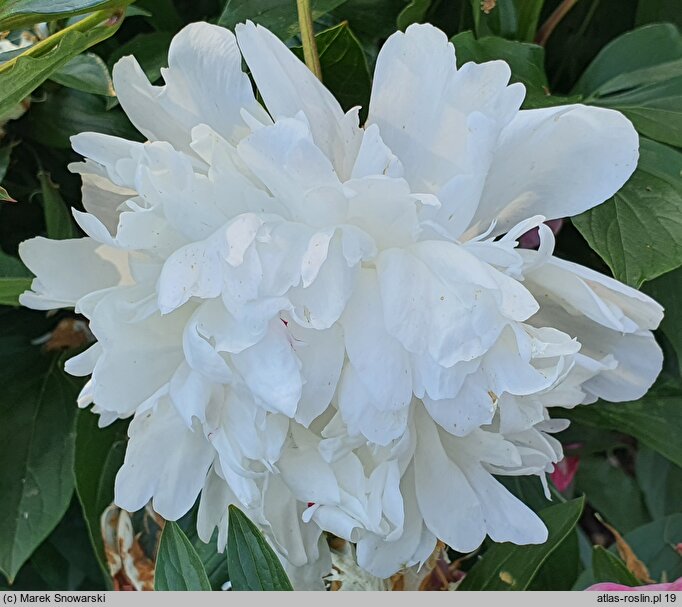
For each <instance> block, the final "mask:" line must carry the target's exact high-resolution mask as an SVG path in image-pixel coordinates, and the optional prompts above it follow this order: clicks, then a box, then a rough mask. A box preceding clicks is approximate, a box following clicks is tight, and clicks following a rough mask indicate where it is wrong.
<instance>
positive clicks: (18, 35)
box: [0, 0, 682, 590]
mask: <svg viewBox="0 0 682 607" xmlns="http://www.w3.org/2000/svg"><path fill="white" fill-rule="evenodd" d="M131 1H132V0H0V32H2V35H1V36H0V37H2V38H4V39H6V40H9V41H10V42H12V43H14V44H19V43H21V41H22V40H23V44H24V45H27V46H25V47H24V48H22V49H20V50H7V51H5V52H3V53H1V54H0V124H1V125H2V126H0V200H1V201H2V202H0V384H1V385H2V386H3V389H2V392H1V393H0V420H1V422H0V464H1V465H0V573H1V574H2V575H0V589H1V588H4V587H8V585H12V586H13V587H14V588H17V589H32V590H40V589H82V590H85V589H105V588H126V587H131V586H132V587H136V588H137V587H138V586H139V587H146V588H152V587H155V588H156V589H160V590H163V589H169V590H179V589H191V590H210V589H219V588H220V587H221V586H222V584H223V583H224V582H225V581H226V580H227V579H229V578H231V579H232V585H233V586H234V587H235V588H236V589H277V588H281V589H286V588H287V587H288V580H287V579H286V576H285V575H284V574H283V572H282V571H281V569H280V568H279V563H278V562H277V561H276V558H275V557H274V555H273V554H272V553H271V552H270V551H269V548H268V546H267V544H265V542H264V541H263V539H262V537H260V535H259V533H258V530H257V529H255V527H253V525H252V524H251V523H250V522H249V521H248V519H246V518H245V517H244V516H243V514H241V513H240V512H239V511H238V510H236V509H235V510H234V511H232V510H231V512H230V521H231V527H230V536H229V540H228V550H227V554H226V555H225V554H223V555H220V554H217V553H216V551H215V546H214V545H208V546H207V545H205V544H203V543H202V542H201V541H200V540H199V539H198V538H197V537H196V531H195V525H194V517H195V516H196V514H195V513H194V512H192V513H190V514H188V515H187V516H186V517H185V518H183V519H182V520H181V521H178V522H177V523H172V524H166V525H165V527H164V528H163V531H161V528H162V526H163V521H159V520H158V518H155V517H154V515H153V514H152V513H149V512H146V511H145V512H142V513H136V514H128V513H123V512H119V511H117V509H115V508H111V507H110V504H111V501H112V498H113V479H114V476H115V473H116V470H117V469H118V467H119V466H120V465H121V463H122V459H123V453H124V450H125V440H126V423H125V422H118V423H116V424H114V425H113V426H111V427H109V428H107V429H104V430H101V429H98V428H97V421H96V418H95V416H93V415H91V414H90V413H89V412H87V411H78V410H77V408H76V407H75V398H76V395H77V393H78V390H79V388H80V385H79V381H77V380H75V379H74V378H71V377H69V376H66V375H65V374H64V372H63V370H62V368H63V361H64V359H65V358H66V357H67V355H70V354H72V353H73V351H74V350H77V349H79V348H82V347H84V346H85V345H86V343H87V341H88V331H87V326H86V325H85V323H84V321H83V319H81V318H78V317H77V316H75V315H74V314H73V313H72V312H69V311H62V312H58V313H53V314H45V313H41V312H32V311H28V310H22V309H19V308H18V307H17V297H18V294H19V293H21V292H22V291H23V290H24V289H25V288H27V286H28V285H29V284H30V273H29V272H28V271H27V269H26V268H25V267H24V266H23V265H22V263H21V262H20V261H19V260H18V258H17V257H16V251H17V245H18V243H19V242H20V241H22V240H24V239H26V238H29V237H31V236H34V235H37V234H44V235H48V236H49V237H51V238H71V237H75V236H78V229H77V227H76V226H75V224H74V223H73V221H72V219H71V214H70V210H71V208H76V209H80V208H81V201H80V183H79V179H78V177H77V176H75V175H72V174H70V173H69V172H68V170H67V165H68V164H69V162H72V161H74V160H76V159H77V158H76V155H75V154H74V153H73V152H71V151H70V149H69V137H70V136H72V135H74V134H76V133H78V132H81V131H86V130H87V131H98V132H102V133H110V134H114V135H118V136H123V137H127V138H130V139H137V140H139V139H140V135H139V134H138V133H137V132H136V131H135V129H134V128H133V127H132V125H131V124H130V123H129V122H128V120H127V118H126V116H125V115H124V114H123V112H122V111H121V109H120V107H118V104H117V101H116V97H115V92H114V90H113V86H112V83H111V78H110V70H111V67H112V65H113V64H114V63H115V62H116V60H117V59H119V58H120V57H122V56H124V55H127V54H135V55H136V56H137V58H138V60H139V61H140V63H141V65H142V67H143V69H144V71H145V73H146V74H147V75H148V77H149V78H150V79H151V80H152V81H159V80H160V79H161V68H162V67H163V66H164V65H165V62H166V55H167V50H168V46H169V43H170V40H171V38H172V36H173V34H174V33H175V32H177V31H178V30H179V29H180V28H181V27H183V26H184V25H185V24H186V23H189V22H192V21H197V20H207V21H210V22H214V23H218V24H220V25H223V26H225V27H233V26H234V25H235V24H236V23H238V22H240V21H244V20H245V19H252V20H254V21H256V22H259V23H262V24H263V25H266V26H267V27H269V28H270V29H271V30H272V31H273V32H275V33H276V34H277V35H278V36H280V37H281V38H282V39H284V40H285V41H286V42H287V44H288V45H289V46H290V47H292V49H293V51H294V52H296V53H297V54H299V56H300V55H301V50H300V48H298V45H299V41H298V38H297V33H298V22H297V16H296V10H295V1H294V0H191V1H189V0H138V2H136V3H135V4H131ZM312 4H313V14H314V18H315V20H316V27H317V31H318V32H319V33H318V34H317V43H318V47H319V52H320V58H321V64H322V71H323V77H324V82H325V84H326V85H327V86H328V87H329V88H330V89H331V90H332V91H333V92H334V94H335V95H336V96H337V97H338V99H339V101H340V102H341V104H342V106H343V107H344V108H345V109H348V108H350V107H352V106H354V105H361V106H363V108H366V106H367V102H368V97H369V91H370V85H371V79H370V74H371V72H372V66H373V63H374V61H375V58H376V55H377V52H378V49H379V48H380V46H381V44H382V42H383V40H384V39H385V38H386V37H387V36H388V35H390V34H391V33H392V32H393V31H395V30H396V29H404V28H406V27H407V26H408V25H409V24H411V23H414V22H431V23H433V24H435V25H437V26H438V27H440V28H441V29H443V30H444V31H445V32H446V33H447V34H448V36H451V37H452V40H453V42H454V43H455V46H456V49H457V57H458V62H459V63H460V64H462V63H465V62H467V61H476V62H481V61H486V60H489V59H504V60H505V61H507V62H508V63H509V64H510V65H511V67H512V72H513V79H514V80H515V81H520V82H523V83H524V84H525V85H526V87H527V90H528V96H527V99H526V102H525V107H527V108H534V107H543V106H550V105H560V104H565V103H573V102H582V103H586V104H591V105H597V106H603V107H609V108H614V109H617V110H620V111H621V112H623V113H624V114H625V115H626V116H628V117H629V118H630V120H632V122H633V123H634V124H635V126H636V128H637V130H638V131H639V134H640V138H641V139H640V140H641V158H640V162H639V166H638V169H637V171H636V172H635V174H634V175H633V176H632V178H631V179H630V181H629V182H628V183H627V184H626V185H625V187H624V188H623V189H622V190H621V191H620V192H619V193H618V194H617V195H616V196H614V197H613V198H612V199H611V200H609V201H608V202H606V203H604V204H603V205H601V206H599V207H597V208H596V209H593V210H591V211H589V212H587V213H584V214H583V215H581V216H579V217H576V218H574V219H573V220H572V221H571V222H569V221H565V222H564V224H563V227H562V229H561V231H560V233H559V235H558V249H557V252H558V254H559V255H560V256H562V257H566V258H570V259H573V260H575V261H578V262H580V263H583V264H585V265H587V266H590V267H592V268H595V269H597V270H599V271H602V272H605V273H609V274H612V275H613V276H615V277H616V278H618V279H619V280H621V281H623V282H626V283H628V284H630V285H632V286H634V287H637V288H641V289H643V290H644V291H645V292H647V293H649V294H651V295H653V296H654V297H656V298H657V299H658V300H659V301H660V302H661V303H662V304H663V305H664V306H665V307H666V318H665V320H664V322H663V324H662V326H661V329H660V331H659V332H658V334H657V337H658V339H659V341H660V343H661V345H662V347H663V348H664V351H665V353H666V363H665V368H664V372H663V374H662V375H661V377H660V379H659V381H658V383H657V384H656V386H655V387H654V388H653V389H652V390H651V392H650V393H649V394H648V395H647V396H645V397H644V398H643V399H641V400H640V401H636V402H632V403H626V404H600V405H598V406H592V407H589V408H578V409H576V410H574V411H572V412H569V416H570V418H571V419H572V421H573V424H572V426H571V427H570V428H569V429H568V430H567V431H565V432H564V433H562V435H560V438H561V439H562V441H563V443H564V444H565V446H566V450H567V453H568V455H569V456H570V458H571V459H570V460H568V461H569V462H570V463H571V465H572V466H573V468H575V466H576V465H577V474H576V475H575V477H574V478H572V476H571V475H570V474H569V475H568V477H566V478H565V479H564V480H565V481H567V482H564V483H557V485H560V488H561V489H562V493H560V492H559V491H558V490H557V489H553V492H554V499H553V505H552V504H551V503H549V502H547V500H546V499H545V498H544V497H543V496H542V493H541V491H540V488H539V486H538V485H537V483H536V481H530V480H528V479H504V480H505V483H506V484H507V485H508V486H509V487H510V489H511V490H512V491H514V492H515V493H516V494H518V495H520V496H521V497H522V498H523V499H524V500H525V501H526V502H527V503H528V504H529V505H530V506H531V507H532V508H534V509H536V510H538V511H541V516H542V517H543V518H544V520H545V521H546V523H547V525H548V528H549V530H550V538H549V540H548V542H547V543H546V544H545V545H543V546H536V547H514V546H511V545H494V544H486V545H485V546H484V547H483V548H482V550H481V551H480V552H479V553H478V554H477V555H475V556H474V557H470V558H468V559H464V560H462V561H456V562H457V567H458V568H460V569H462V570H467V571H468V573H467V576H466V577H465V579H464V582H462V588H466V589H506V590H524V589H543V590H548V589H549V590H563V589H570V588H576V589H580V588H584V587H586V586H587V585H589V584H590V583H592V582H594V581H601V580H611V581H618V582H621V583H625V584H628V585H638V584H641V583H644V582H646V581H650V580H655V581H665V580H673V579H676V578H677V577H680V576H682V557H681V556H680V554H681V552H682V442H681V441H680V440H679V433H680V430H681V429H682V379H681V378H680V362H681V361H682V306H681V305H680V304H682V301H680V300H681V298H682V149H681V148H682V36H681V35H680V30H679V26H680V25H681V24H682V6H680V3H679V0H497V2H495V1H493V0H485V1H483V2H479V0H411V1H407V0H315V1H313V3H312ZM0 48H3V47H0ZM67 351H68V354H67ZM568 481H570V482H568ZM102 520H103V521H104V525H103V526H102V522H101V521H102ZM141 529H144V532H142V533H139V530H141ZM131 530H134V531H133V532H132V533H131ZM103 531H104V532H103ZM112 538H113V539H114V540H115V539H116V538H119V539H121V538H124V540H125V541H127V542H129V543H131V542H132V543H134V544H135V546H133V547H136V548H139V549H140V550H139V551H138V552H139V554H138V558H137V560H136V562H135V563H134V566H133V570H131V569H130V568H128V569H126V565H125V564H124V565H123V566H122V568H121V569H120V570H118V571H116V570H114V569H112V568H111V566H110V564H108V560H107V556H106V551H107V549H108V550H111V546H112V545H116V542H115V541H114V542H113V544H112ZM214 539H215V538H214ZM125 541H124V542H123V543H124V544H125ZM119 543H120V542H119ZM214 544H215V542H214ZM595 544H596V545H598V546H597V547H596V548H593V545H595ZM458 556H461V555H454V554H451V555H450V557H451V558H452V559H456V558H457V557H458ZM110 557H111V555H110ZM273 559H274V560H273ZM124 561H125V559H124ZM154 569H156V578H155V580H153V573H154ZM230 572H231V575H230Z"/></svg>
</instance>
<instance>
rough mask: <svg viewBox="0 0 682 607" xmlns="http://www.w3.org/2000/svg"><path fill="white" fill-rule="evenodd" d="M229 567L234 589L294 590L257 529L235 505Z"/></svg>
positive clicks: (231, 512)
mask: <svg viewBox="0 0 682 607" xmlns="http://www.w3.org/2000/svg"><path fill="white" fill-rule="evenodd" d="M229 512H230V513H229V521H228V529H229V532H228V536H227V567H228V569H229V571H230V581H231V582H232V589H233V590H293V588H292V587H291V582H290V581H289V578H288V577H287V575H286V573H285V572H284V569H282V565H281V563H280V562H279V559H278V558H277V555H276V554H275V553H274V551H273V550H272V548H270V546H268V544H267V542H266V541H265V539H264V538H263V535H262V534H261V532H260V531H259V530H258V528H257V527H256V526H255V525H254V524H253V523H252V522H251V521H250V520H249V519H248V518H247V517H246V515H245V514H244V513H243V512H242V511H241V510H239V508H237V507H236V506H230V508H229Z"/></svg>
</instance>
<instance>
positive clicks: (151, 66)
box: [109, 32, 173, 82]
mask: <svg viewBox="0 0 682 607" xmlns="http://www.w3.org/2000/svg"><path fill="white" fill-rule="evenodd" d="M172 38H173V34H172V33H170V32H152V33H150V34H138V35H137V36H135V38H133V39H132V40H129V41H128V42H126V43H124V44H122V45H121V46H119V47H118V48H117V49H116V50H115V51H114V52H113V53H112V54H111V55H110V56H109V65H110V66H111V67H113V65H114V64H115V63H116V62H117V61H118V60H119V59H120V58H121V57H125V56H126V55H134V56H135V59H137V62H138V63H139V64H140V67H141V68H142V71H144V73H145V75H146V76H147V78H148V79H149V81H150V82H156V81H157V80H158V79H159V78H160V77H161V68H162V67H165V66H167V65H168V47H169V46H170V43H171V40H172Z"/></svg>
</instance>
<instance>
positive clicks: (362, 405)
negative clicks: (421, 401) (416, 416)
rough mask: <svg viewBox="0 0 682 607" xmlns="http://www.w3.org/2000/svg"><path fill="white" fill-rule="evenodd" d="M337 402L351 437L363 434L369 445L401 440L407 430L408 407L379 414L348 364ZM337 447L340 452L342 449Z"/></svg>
mask: <svg viewBox="0 0 682 607" xmlns="http://www.w3.org/2000/svg"><path fill="white" fill-rule="evenodd" d="M337 398H338V406H339V411H340V412H341V416H342V417H343V421H344V423H345V424H346V425H347V426H348V433H349V434H350V435H351V437H352V436H353V435H357V434H362V435H364V436H365V437H366V438H367V439H368V440H369V441H370V442H372V443H376V444H378V445H387V444H388V443H390V442H391V441H392V440H395V439H396V438H399V437H400V436H402V435H403V433H404V432H405V430H406V428H407V421H408V416H409V412H410V408H409V406H407V405H406V406H403V407H401V408H399V409H386V410H382V409H381V407H380V405H379V404H378V403H377V402H376V401H375V400H374V399H373V397H372V395H371V394H370V393H369V391H368V390H367V388H366V387H365V386H364V384H363V382H362V380H361V378H360V376H359V374H358V373H357V371H355V369H354V368H353V366H352V365H351V364H347V365H346V366H345V367H344V370H343V371H342V373H341V380H340V382H339V392H338V396H337ZM337 443H338V441H337ZM338 446H339V447H341V448H343V445H338ZM330 447H332V446H330V445H328V446H327V448H330ZM331 450H332V451H333V450H334V449H333V448H331Z"/></svg>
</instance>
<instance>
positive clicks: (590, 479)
mask: <svg viewBox="0 0 682 607" xmlns="http://www.w3.org/2000/svg"><path fill="white" fill-rule="evenodd" d="M575 487H576V491H578V492H579V493H584V494H585V497H586V498H587V501H588V503H589V504H590V505H591V506H592V507H593V508H594V509H595V510H597V511H598V512H599V513H600V514H602V515H603V516H604V518H605V519H606V520H607V522H609V523H610V524H611V525H613V526H614V527H616V529H618V530H619V531H621V532H623V533H625V532H627V531H631V530H632V529H636V528H637V527H640V526H641V525H643V524H645V523H648V522H649V521H650V518H649V515H648V512H647V509H646V507H645V505H644V496H643V495H642V492H641V491H640V489H639V486H638V485H637V483H636V481H635V479H634V478H632V477H631V476H628V475H627V474H626V473H625V471H624V470H623V469H622V468H616V467H615V466H613V465H612V464H611V462H610V461H609V460H608V459H607V458H605V457H589V456H588V457H581V458H580V467H579V468H578V472H577V474H576V477H575Z"/></svg>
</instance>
